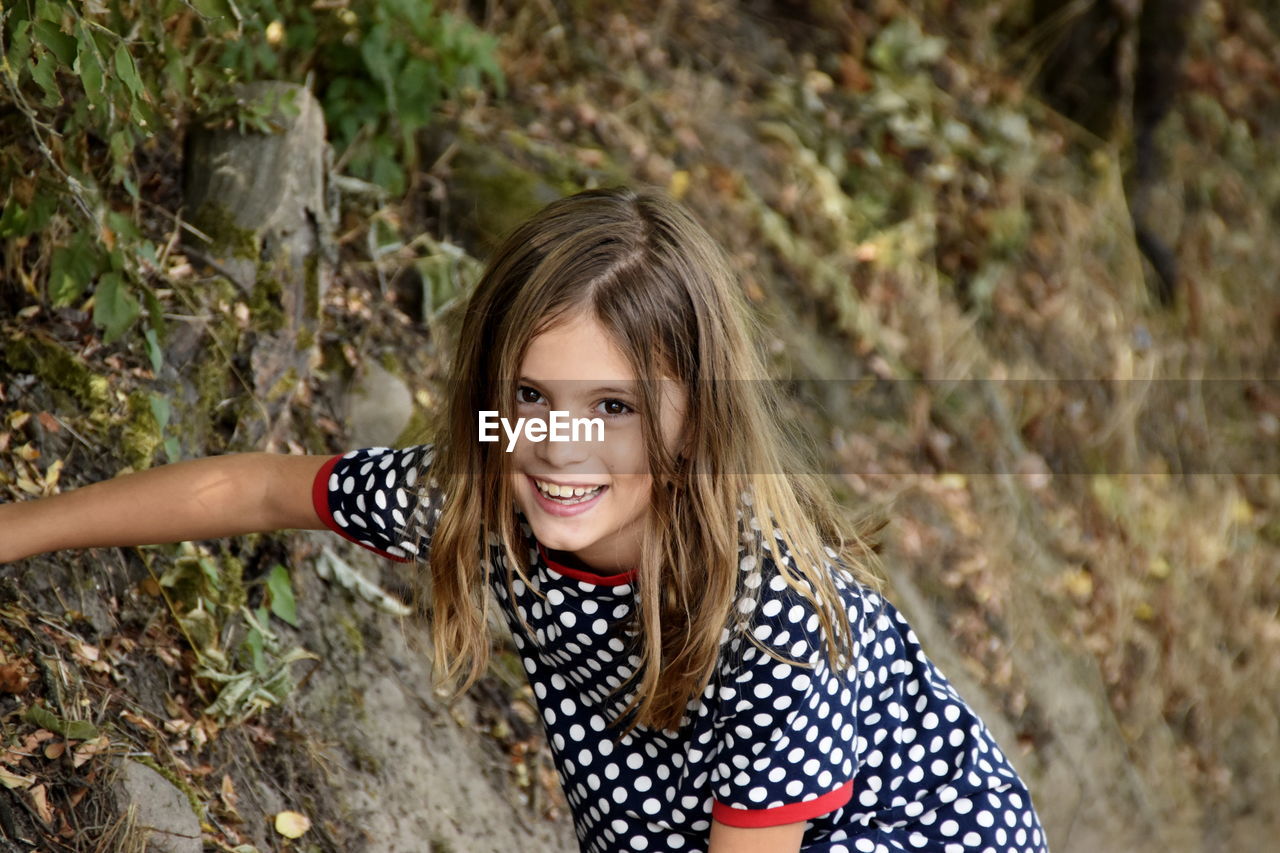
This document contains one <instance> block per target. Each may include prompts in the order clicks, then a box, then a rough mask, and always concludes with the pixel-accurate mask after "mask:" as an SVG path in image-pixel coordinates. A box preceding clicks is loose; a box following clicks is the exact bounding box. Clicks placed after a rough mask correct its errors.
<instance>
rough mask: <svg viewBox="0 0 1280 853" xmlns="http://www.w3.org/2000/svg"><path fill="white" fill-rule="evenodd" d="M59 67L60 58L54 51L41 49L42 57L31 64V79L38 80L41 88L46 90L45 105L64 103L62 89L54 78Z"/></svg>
mask: <svg viewBox="0 0 1280 853" xmlns="http://www.w3.org/2000/svg"><path fill="white" fill-rule="evenodd" d="M57 69H58V60H57V59H56V58H55V57H54V55H53V54H52V53H48V52H46V51H41V53H40V58H39V59H37V60H36V62H35V64H34V65H32V66H31V79H32V80H34V81H36V85H38V86H39V87H40V88H41V90H43V91H44V101H43V103H44V106H47V107H55V106H58V105H59V104H61V103H62V90H61V89H59V88H58V82H57V80H55V79H54V72H56V71H57Z"/></svg>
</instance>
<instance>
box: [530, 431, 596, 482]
mask: <svg viewBox="0 0 1280 853" xmlns="http://www.w3.org/2000/svg"><path fill="white" fill-rule="evenodd" d="M595 444H598V442H591V441H573V440H571V439H570V440H567V441H553V440H550V439H547V440H545V441H537V442H533V452H534V455H535V456H537V458H538V459H539V460H540V461H541V462H543V463H545V464H546V465H547V466H549V467H551V468H553V469H555V468H568V467H569V466H571V465H581V464H582V463H583V462H586V461H587V460H588V459H590V458H591V455H592V452H593V447H594V445H595ZM575 473H579V474H585V473H596V472H586V471H580V470H579V471H575Z"/></svg>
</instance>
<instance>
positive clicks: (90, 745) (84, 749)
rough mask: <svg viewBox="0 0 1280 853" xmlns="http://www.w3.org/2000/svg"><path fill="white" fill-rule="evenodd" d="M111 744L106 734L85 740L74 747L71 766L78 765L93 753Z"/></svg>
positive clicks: (101, 750)
mask: <svg viewBox="0 0 1280 853" xmlns="http://www.w3.org/2000/svg"><path fill="white" fill-rule="evenodd" d="M109 746H111V740H110V739H109V738H108V737H107V736H106V735H99V736H98V737H96V738H94V739H93V740H87V741H85V742H84V743H82V744H80V746H78V747H76V749H75V752H74V753H73V757H72V759H71V766H72V767H79V766H81V765H82V764H84V763H85V762H86V761H88V760H89V759H91V758H93V757H94V756H95V755H98V754H99V753H101V752H103V751H104V750H106V748H107V747H109Z"/></svg>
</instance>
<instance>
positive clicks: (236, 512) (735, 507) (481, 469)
mask: <svg viewBox="0 0 1280 853" xmlns="http://www.w3.org/2000/svg"><path fill="white" fill-rule="evenodd" d="M747 317H748V315H747V309H746V305H745V303H744V302H743V300H742V299H741V296H740V293H739V289H738V287H737V286H736V284H735V282H734V280H733V277H732V275H731V273H730V272H729V268H728V265H727V263H726V261H725V259H724V257H723V256H722V254H721V253H720V251H719V249H718V248H717V247H716V245H715V243H714V242H713V241H712V239H711V238H710V237H709V236H708V235H707V233H706V232H705V231H704V230H703V229H702V228H701V227H700V226H699V225H698V224H696V223H695V222H694V221H693V219H691V218H690V217H689V216H688V215H687V214H686V213H685V212H684V211H683V210H681V209H680V208H679V207H677V206H676V205H674V204H673V203H672V202H671V201H669V200H668V199H667V198H666V197H665V196H663V195H661V194H659V193H656V192H651V191H641V192H637V191H633V190H628V189H614V190H595V191H588V192H584V193H580V194H578V195H576V196H573V197H570V198H567V199H563V200H561V201H558V202H555V203H553V204H551V205H550V206H548V207H547V208H546V209H544V210H543V211H542V212H541V213H539V214H537V215H536V216H535V217H533V219H531V220H530V221H529V222H527V223H526V224H524V225H523V226H521V227H520V228H518V229H517V230H516V231H515V232H514V233H513V234H511V235H510V236H509V237H508V238H507V240H506V241H505V242H504V243H503V245H502V246H501V247H500V249H499V250H498V252H497V253H496V255H495V257H494V258H493V259H492V260H491V262H490V263H489V266H488V268H487V270H486V272H485V274H484V276H483V278H482V279H481V281H480V283H479V284H478V286H477V288H476V291H475V293H474V295H473V296H472V298H471V301H470V303H469V305H468V307H467V310H466V312H465V315H464V318H463V323H462V329H461V335H460V338H459V340H460V345H459V347H458V351H457V356H456V360H455V363H454V365H453V369H454V373H455V374H456V377H455V378H456V381H455V382H454V383H453V385H452V391H451V393H450V397H449V399H448V401H447V406H446V410H445V412H444V413H443V417H442V418H441V419H440V420H439V422H438V424H437V425H436V432H435V433H434V435H433V436H431V440H430V441H429V442H428V443H425V444H422V445H420V446H415V447H409V448H406V449H402V450H390V449H387V448H372V449H366V450H358V451H355V452H352V453H348V454H346V455H343V456H339V457H335V458H332V459H322V458H317V457H306V456H276V455H267V454H243V455H230V456H223V457H216V458H209V459H203V460H198V461H192V462H185V463H180V464H176V465H169V466H163V467H160V468H156V469H152V470H150V471H147V472H144V473H140V474H133V475H129V476H125V477H120V478H118V479H116V480H112V481H110V482H107V483H100V484H96V485H92V486H89V487H86V488H84V489H80V490H78V491H74V492H70V493H67V494H65V495H60V496H57V497H54V498H50V499H46V500H39V501H32V502H29V503H21V504H12V505H7V506H0V531H3V535H0V561H2V560H14V559H19V558H21V557H23V556H26V555H29V554H34V553H38V552H42V551H46V550H50V549H54V548H66V547H82V546H89V545H134V544H140V543H154V542H171V541H178V540H185V539H206V538H211V537H219V536H228V535H234V534H240V533H247V532H252V531H269V530H278V529H282V528H321V527H329V528H332V529H333V530H335V531H337V532H338V533H340V534H341V535H343V536H345V537H347V538H348V539H351V540H353V541H355V542H358V543H359V544H360V545H362V546H364V547H366V548H369V549H372V550H374V551H376V552H378V553H379V554H382V555H383V556H386V557H388V558H390V559H393V560H399V561H410V560H418V561H421V562H424V563H426V564H427V565H428V567H429V574H430V582H431V609H432V613H433V619H432V623H431V630H432V634H433V639H434V663H435V670H436V673H437V676H438V677H440V678H442V679H443V680H445V681H448V682H452V683H454V684H460V685H461V687H462V689H465V688H466V687H467V686H469V685H470V684H471V683H472V682H473V681H474V680H475V679H476V678H477V677H478V676H479V675H480V674H481V673H482V672H483V671H484V667H485V663H486V660H487V656H488V651H489V638H488V636H487V633H486V629H485V626H486V624H487V621H486V619H487V613H486V611H487V608H488V606H489V602H490V601H491V600H496V601H497V603H498V605H499V606H500V608H501V609H502V612H503V613H504V615H505V617H506V619H507V621H508V624H509V625H510V627H511V630H512V634H513V637H514V641H515V645H516V647H517V649H518V651H519V653H520V655H521V657H522V660H523V662H524V666H525V669H526V670H527V672H528V675H529V679H530V682H531V684H532V686H533V690H534V694H535V695H536V697H537V702H538V707H539V712H540V713H541V715H542V718H543V721H544V723H545V726H546V731H547V736H548V739H549V741H550V743H551V747H552V750H553V752H554V756H555V761H556V765H557V769H558V770H559V773H560V779H561V782H562V784H563V786H564V790H565V794H566V797H567V799H568V802H569V804H570V806H571V808H572V811H573V816H574V822H575V827H576V830H577V833H578V837H579V839H580V841H581V845H582V848H583V849H584V850H587V851H614V850H651V851H662V850H711V851H713V852H714V853H745V851H771V853H773V852H774V851H776V853H784V851H790V852H791V853H794V851H798V850H805V851H855V850H856V851H889V850H913V849H928V850H938V851H966V850H974V851H982V850H998V851H1009V850H1016V851H1044V850H1046V849H1047V843H1046V840H1045V837H1044V833H1043V830H1042V828H1041V826H1040V822H1039V819H1038V817H1037V815H1036V813H1035V810H1034V808H1033V806H1032V804H1031V799H1030V797H1029V795H1028V793H1027V789H1026V787H1025V786H1024V785H1023V783H1022V781H1021V780H1020V779H1019V777H1018V775H1017V773H1016V772H1015V771H1014V769H1013V767H1012V766H1011V765H1010V763H1009V762H1008V760H1007V759H1006V758H1005V756H1004V755H1003V753H1002V752H1001V751H1000V748H999V747H998V746H997V745H996V743H995V742H994V740H993V739H992V737H991V735H990V733H989V732H988V730H987V728H986V727H985V725H984V724H983V723H982V722H981V720H979V719H978V718H977V717H976V716H975V715H974V713H973V712H972V711H971V710H970V709H969V707H968V706H967V705H966V704H965V702H964V701H963V700H962V699H961V698H960V697H959V696H958V695H957V694H956V692H955V690H954V689H953V688H952V686H951V685H950V684H949V683H948V681H947V679H946V678H945V677H944V676H943V675H942V674H941V673H940V672H939V671H938V670H937V669H936V668H935V667H934V665H933V664H932V663H931V662H930V660H929V659H928V658H927V657H926V656H925V654H924V652H923V651H922V650H921V648H920V645H919V643H918V641H917V639H916V636H915V634H914V633H913V632H912V630H911V629H910V627H909V626H908V625H907V623H906V622H905V620H904V619H903V618H902V616H901V615H900V614H899V613H898V612H897V611H896V610H895V609H894V608H893V606H892V605H890V604H889V603H888V602H887V601H885V600H884V599H883V598H882V597H881V596H880V595H879V594H878V593H877V592H875V591H874V590H873V589H872V587H871V585H870V583H869V582H868V581H869V577H868V576H867V575H866V574H865V569H864V566H863V562H864V560H865V558H866V554H867V552H866V550H865V549H864V548H862V547H861V546H860V545H859V542H858V540H857V537H856V536H852V535H848V534H846V533H845V532H843V531H842V529H841V525H840V523H839V521H838V515H837V512H836V508H835V506H834V505H833V502H832V499H831V497H830V495H829V494H828V493H827V492H825V491H824V488H823V487H824V484H823V483H822V481H821V480H820V479H819V478H818V477H816V476H811V475H802V474H799V473H796V472H798V471H800V470H801V469H800V467H799V465H798V464H797V462H796V461H795V460H794V459H793V458H792V454H791V451H790V450H789V448H788V446H787V443H786V442H785V441H784V440H783V438H782V431H781V429H780V427H779V425H778V424H777V423H776V422H775V420H776V419H775V418H774V417H773V414H772V412H773V403H774V401H773V399H771V397H770V395H769V391H768V388H767V386H766V385H765V383H764V381H763V380H765V372H764V368H763V363H762V361H761V360H760V358H759V356H758V355H757V354H756V352H755V351H754V350H753V348H752V347H751V346H750V345H749V337H748V331H749V329H748V319H747ZM552 411H555V412H558V413H561V414H564V413H568V414H569V415H572V416H573V417H575V418H598V419H599V420H600V422H602V423H603V424H604V429H603V440H599V439H600V436H599V435H598V434H597V435H595V436H593V437H592V438H594V439H595V440H588V438H587V437H584V436H582V435H579V436H578V440H574V441H549V440H535V439H536V438H537V437H538V435H539V434H538V432H537V430H536V429H533V430H530V429H527V427H528V425H530V424H533V425H535V426H537V425H539V424H541V425H542V426H543V427H545V426H546V424H547V422H548V421H549V420H550V419H551V412H552ZM484 412H489V413H492V412H497V413H498V415H499V416H500V417H501V418H503V419H505V420H506V422H507V423H508V424H521V423H523V425H524V426H525V427H526V429H524V430H523V431H522V432H521V433H520V434H519V435H518V437H517V438H515V440H514V444H513V445H512V446H511V451H510V452H508V445H507V441H506V438H505V437H504V438H503V440H501V441H499V442H490V441H483V440H481V438H482V435H483V433H482V432H481V430H480V428H479V424H480V418H481V413H484ZM519 418H524V419H525V420H524V421H523V422H521V421H519V420H518V419H519ZM70 519H75V522H76V523H75V524H74V525H72V524H68V523H67V522H68V520H70Z"/></svg>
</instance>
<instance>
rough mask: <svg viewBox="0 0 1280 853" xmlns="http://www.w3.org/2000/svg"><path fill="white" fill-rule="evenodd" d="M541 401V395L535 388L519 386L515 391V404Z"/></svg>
mask: <svg viewBox="0 0 1280 853" xmlns="http://www.w3.org/2000/svg"><path fill="white" fill-rule="evenodd" d="M541 400H542V394H541V393H540V392H539V391H538V390H537V389H536V388H530V387H529V386H528V385H521V386H520V387H519V388H517V389H516V402H518V403H538V402H541Z"/></svg>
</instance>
